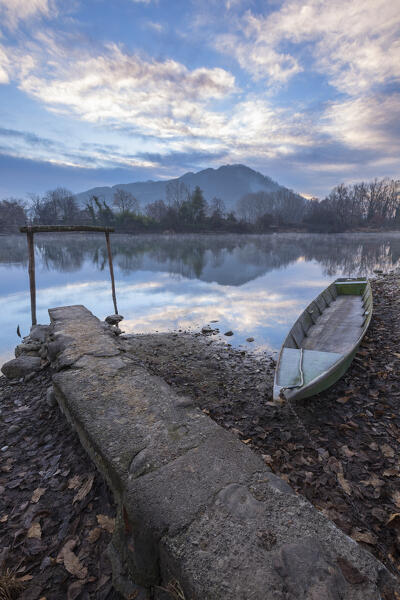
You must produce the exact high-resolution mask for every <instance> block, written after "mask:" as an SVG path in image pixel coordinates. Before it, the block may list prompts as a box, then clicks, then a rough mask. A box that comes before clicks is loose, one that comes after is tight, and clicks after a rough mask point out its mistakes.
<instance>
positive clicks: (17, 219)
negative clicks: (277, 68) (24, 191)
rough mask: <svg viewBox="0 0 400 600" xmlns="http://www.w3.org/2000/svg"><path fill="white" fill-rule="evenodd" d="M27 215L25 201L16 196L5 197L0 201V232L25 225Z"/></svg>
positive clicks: (13, 229)
mask: <svg viewBox="0 0 400 600" xmlns="http://www.w3.org/2000/svg"><path fill="white" fill-rule="evenodd" d="M26 220H27V215H26V211H25V203H24V202H23V200H17V199H16V198H7V199H5V200H2V201H1V202H0V232H1V233H6V232H9V231H18V230H19V228H20V227H22V226H23V225H25V223H26Z"/></svg>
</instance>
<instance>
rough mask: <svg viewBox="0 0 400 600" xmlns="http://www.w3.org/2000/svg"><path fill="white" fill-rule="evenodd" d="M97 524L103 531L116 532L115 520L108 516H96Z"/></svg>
mask: <svg viewBox="0 0 400 600" xmlns="http://www.w3.org/2000/svg"><path fill="white" fill-rule="evenodd" d="M96 518H97V522H98V524H99V525H100V527H101V528H102V529H105V530H106V531H108V533H113V532H114V527H115V519H112V518H111V517H107V515H96Z"/></svg>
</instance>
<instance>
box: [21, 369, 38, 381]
mask: <svg viewBox="0 0 400 600" xmlns="http://www.w3.org/2000/svg"><path fill="white" fill-rule="evenodd" d="M35 375H36V373H35V371H32V372H31V373H28V375H25V377H24V383H28V381H30V380H31V379H33V378H34V377H35Z"/></svg>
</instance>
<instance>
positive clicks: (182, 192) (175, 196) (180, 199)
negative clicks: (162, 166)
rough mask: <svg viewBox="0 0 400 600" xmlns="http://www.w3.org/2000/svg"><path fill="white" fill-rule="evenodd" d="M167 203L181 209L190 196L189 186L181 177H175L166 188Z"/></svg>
mask: <svg viewBox="0 0 400 600" xmlns="http://www.w3.org/2000/svg"><path fill="white" fill-rule="evenodd" d="M165 195H166V200H167V205H168V206H169V207H174V208H176V209H177V210H179V209H180V208H181V206H182V204H183V203H184V202H187V201H188V200H189V198H190V190H189V188H188V187H187V186H186V185H185V184H184V183H183V181H180V180H179V179H173V180H172V181H170V182H169V183H167V186H166V188H165Z"/></svg>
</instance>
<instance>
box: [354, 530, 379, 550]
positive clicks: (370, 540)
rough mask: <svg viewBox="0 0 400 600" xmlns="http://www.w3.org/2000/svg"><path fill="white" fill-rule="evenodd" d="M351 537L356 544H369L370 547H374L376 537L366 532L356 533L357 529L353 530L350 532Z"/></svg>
mask: <svg viewBox="0 0 400 600" xmlns="http://www.w3.org/2000/svg"><path fill="white" fill-rule="evenodd" d="M351 537H352V538H353V540H355V541H356V542H364V544H370V545H371V546H375V544H376V542H377V539H376V536H375V535H374V534H373V533H369V532H368V531H358V530H357V529H354V530H353V531H352V532H351Z"/></svg>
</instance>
